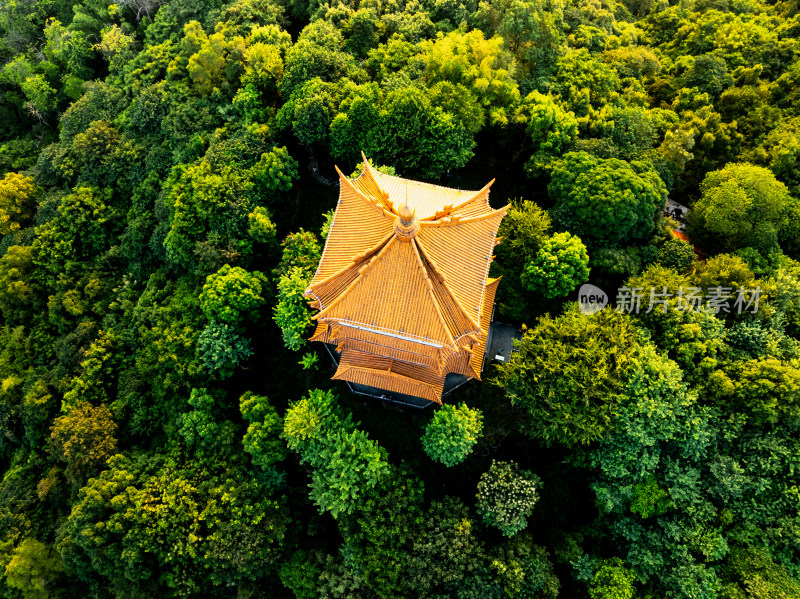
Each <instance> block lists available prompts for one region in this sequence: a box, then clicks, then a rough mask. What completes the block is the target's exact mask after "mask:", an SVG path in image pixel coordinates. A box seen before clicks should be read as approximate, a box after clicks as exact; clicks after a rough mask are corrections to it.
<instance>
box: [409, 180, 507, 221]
mask: <svg viewBox="0 0 800 599" xmlns="http://www.w3.org/2000/svg"><path fill="white" fill-rule="evenodd" d="M494 182H495V180H494V179H492V180H491V181H489V182H488V183H487V184H486V185H484V186H483V187H481V188H480V189H479V190H478V191H476V192H475V193H474V194H472V196H470V198H469V199H468V200H466V201H464V202H461V203H460V204H458V205H456V206H453V205H452V204H450V205H447V206H445V207H444V208H443V209H442V210H440V211H438V212H436V213H435V214H434V215H433V216H428V217H426V218H424V219H422V220H425V221H434V220H437V219H439V218H441V217H443V216H447V215H449V214H454V213H455V212H456V211H457V210H459V209H461V208H464V207H465V206H466V205H467V204H469V203H471V202H474V201H475V200H477V199H478V198H480V197H481V196H482V195H483V194H484V193H486V194H487V195H488V193H489V188H490V187H491V186H492V184H493V183H494ZM486 204H487V205H488V204H489V202H488V200H487V202H486Z"/></svg>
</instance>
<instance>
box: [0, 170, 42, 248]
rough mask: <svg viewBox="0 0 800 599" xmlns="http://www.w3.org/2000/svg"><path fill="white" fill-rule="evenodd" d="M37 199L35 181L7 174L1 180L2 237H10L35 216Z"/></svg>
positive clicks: (0, 216)
mask: <svg viewBox="0 0 800 599" xmlns="http://www.w3.org/2000/svg"><path fill="white" fill-rule="evenodd" d="M35 199H36V185H35V183H34V181H33V179H31V178H30V177H26V176H25V175H21V174H18V173H6V176H5V177H3V179H2V180H0V235H8V234H9V233H12V232H14V231H17V230H18V229H19V228H20V227H21V226H22V225H24V224H26V223H27V221H28V219H30V217H31V216H32V214H33V208H34V204H35Z"/></svg>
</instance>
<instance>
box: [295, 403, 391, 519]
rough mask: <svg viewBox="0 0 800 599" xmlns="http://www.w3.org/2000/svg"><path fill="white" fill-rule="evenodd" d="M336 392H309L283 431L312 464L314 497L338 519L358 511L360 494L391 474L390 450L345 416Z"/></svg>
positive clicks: (312, 493)
mask: <svg viewBox="0 0 800 599" xmlns="http://www.w3.org/2000/svg"><path fill="white" fill-rule="evenodd" d="M335 402H336V397H335V396H334V395H333V393H332V392H330V391H328V392H327V393H325V392H322V391H320V390H313V391H310V392H309V395H308V397H304V398H303V399H302V400H300V401H298V402H295V403H294V404H293V405H291V406H290V407H289V410H288V411H287V412H286V417H285V418H284V425H283V434H284V437H285V438H286V440H287V445H288V446H289V448H290V449H292V450H294V451H297V452H298V453H299V454H300V458H301V460H302V461H303V462H306V463H308V464H309V465H310V466H311V467H312V475H311V498H312V499H313V500H314V503H316V504H317V506H318V507H319V508H320V511H321V512H322V511H329V512H330V513H331V515H333V517H334V518H336V517H339V516H340V515H346V514H352V513H353V511H354V510H355V509H356V507H357V506H358V503H359V501H360V499H361V498H362V497H363V496H364V494H365V493H367V491H368V490H369V489H370V488H373V487H375V486H376V485H377V484H378V483H379V482H380V480H381V479H382V478H383V477H384V476H386V475H387V473H388V471H389V464H388V463H387V454H386V450H385V449H383V448H382V447H381V446H380V445H378V444H377V443H376V442H375V441H373V440H371V439H370V438H369V436H368V435H367V434H366V433H365V432H363V431H361V430H358V429H357V428H356V425H354V424H353V423H352V419H351V417H350V415H349V414H348V415H347V416H343V415H342V413H341V411H340V410H339V409H338V407H337V406H336V405H335Z"/></svg>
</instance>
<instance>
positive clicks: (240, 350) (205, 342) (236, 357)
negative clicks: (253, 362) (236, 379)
mask: <svg viewBox="0 0 800 599" xmlns="http://www.w3.org/2000/svg"><path fill="white" fill-rule="evenodd" d="M197 355H198V356H199V357H200V359H201V360H202V361H203V364H205V367H206V369H207V370H208V371H209V372H210V373H219V375H220V376H221V377H223V378H227V377H229V376H230V375H232V374H233V372H234V370H235V369H236V367H237V366H239V364H241V363H242V362H244V361H245V360H247V359H248V358H249V357H250V356H252V355H253V348H252V345H251V344H250V341H249V340H247V339H245V338H244V337H242V336H241V335H240V334H239V333H238V332H237V330H236V328H235V327H233V326H231V325H229V324H225V323H224V322H223V323H220V322H211V323H209V324H208V325H207V326H206V327H205V328H204V329H203V331H202V332H201V333H200V335H199V336H198V337H197Z"/></svg>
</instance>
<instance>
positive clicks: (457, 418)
mask: <svg viewBox="0 0 800 599" xmlns="http://www.w3.org/2000/svg"><path fill="white" fill-rule="evenodd" d="M482 429H483V415H482V414H481V412H480V410H477V409H474V408H469V407H467V405H466V404H463V403H462V404H459V405H458V406H452V405H449V404H446V405H443V406H442V407H441V408H440V409H439V410H438V411H437V412H436V413H435V414H434V415H433V418H432V419H431V421H430V422H429V423H428V425H427V426H426V427H425V434H423V435H422V448H423V449H424V450H425V453H427V454H428V456H429V457H430V458H431V459H432V460H434V461H436V462H441V463H442V464H444V465H445V466H455V465H456V464H459V463H461V462H462V461H464V458H466V457H467V456H468V455H469V454H470V452H472V449H473V447H474V446H475V443H477V442H478V439H479V438H480V436H481V431H482Z"/></svg>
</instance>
